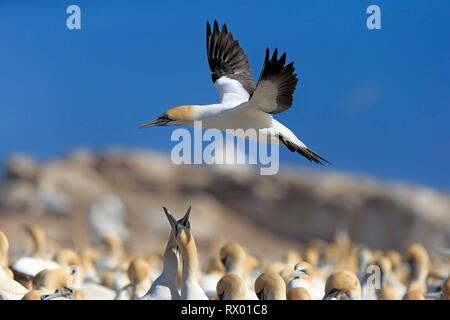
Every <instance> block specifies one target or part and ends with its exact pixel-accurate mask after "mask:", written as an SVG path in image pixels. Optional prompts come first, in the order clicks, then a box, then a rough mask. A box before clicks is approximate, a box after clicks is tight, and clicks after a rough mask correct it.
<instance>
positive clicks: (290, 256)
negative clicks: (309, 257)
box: [283, 249, 302, 266]
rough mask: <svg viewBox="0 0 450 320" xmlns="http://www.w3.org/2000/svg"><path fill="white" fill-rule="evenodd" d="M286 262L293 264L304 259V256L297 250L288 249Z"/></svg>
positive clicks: (285, 257) (285, 256) (289, 264)
mask: <svg viewBox="0 0 450 320" xmlns="http://www.w3.org/2000/svg"><path fill="white" fill-rule="evenodd" d="M283 260H284V263H286V265H288V266H293V265H295V264H297V263H299V262H301V261H302V257H301V256H300V254H299V253H298V252H297V250H292V249H291V250H288V251H286V252H285V253H284V259H283Z"/></svg>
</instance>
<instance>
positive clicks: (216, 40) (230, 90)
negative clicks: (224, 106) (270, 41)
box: [206, 21, 256, 103]
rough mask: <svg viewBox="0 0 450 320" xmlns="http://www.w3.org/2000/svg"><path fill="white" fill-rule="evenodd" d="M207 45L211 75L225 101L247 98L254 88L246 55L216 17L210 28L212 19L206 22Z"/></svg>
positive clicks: (237, 100) (245, 99)
mask: <svg viewBox="0 0 450 320" xmlns="http://www.w3.org/2000/svg"><path fill="white" fill-rule="evenodd" d="M206 48H207V52H208V64H209V68H210V69H211V72H212V73H211V78H212V81H213V83H214V85H215V86H216V88H217V90H218V91H219V93H220V95H221V100H222V102H240V103H242V102H245V101H248V99H249V97H250V95H251V94H252V93H253V91H254V90H255V87H256V84H255V81H254V80H253V77H252V73H251V71H250V66H249V64H248V60H247V56H246V55H245V53H244V50H242V48H241V47H240V46H239V42H238V41H237V40H234V39H233V35H232V34H231V33H230V32H228V29H227V26H226V25H225V24H224V25H223V26H222V30H220V29H219V25H218V23H217V21H214V27H213V30H212V31H211V26H210V24H209V22H207V24H206Z"/></svg>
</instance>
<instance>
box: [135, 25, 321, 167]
mask: <svg viewBox="0 0 450 320" xmlns="http://www.w3.org/2000/svg"><path fill="white" fill-rule="evenodd" d="M206 47H207V54H208V63H209V67H210V69H211V72H212V73H211V78H212V81H213V83H214V85H215V86H216V88H217V90H218V91H219V93H220V97H221V101H220V103H216V104H210V105H184V106H179V107H175V108H172V109H169V110H167V111H166V112H164V113H163V114H162V115H160V116H159V117H158V118H156V119H155V120H153V121H150V122H147V123H144V124H142V125H141V126H140V127H141V128H146V127H151V126H177V125H190V126H192V125H194V121H201V123H202V128H204V129H218V130H221V131H225V130H227V129H242V130H241V131H240V132H235V133H234V134H235V135H237V136H243V137H246V135H245V133H244V131H246V130H248V129H255V130H259V136H260V138H261V139H263V142H268V143H276V144H282V145H284V146H286V147H287V148H288V149H289V150H290V151H292V152H298V153H299V154H301V155H302V156H304V157H305V158H306V159H308V160H310V161H313V162H315V163H320V164H323V162H328V161H327V160H325V159H324V158H322V157H321V156H320V155H319V154H317V153H316V152H314V151H313V150H311V149H310V148H308V147H307V146H306V145H305V144H304V143H303V142H302V141H300V140H299V139H298V138H297V137H296V136H295V134H294V133H293V132H292V131H291V130H289V128H287V127H285V126H284V125H283V124H281V123H280V122H278V121H277V120H275V119H274V118H273V117H272V115H273V114H277V113H281V112H284V111H286V110H287V109H289V108H290V107H291V105H292V102H293V94H294V91H295V88H296V86H297V82H298V79H297V75H296V74H295V68H294V63H293V62H291V63H288V64H286V53H284V54H282V55H281V56H280V57H278V49H275V50H274V51H273V54H272V57H271V56H270V52H269V49H267V50H266V56H265V59H264V65H263V67H262V71H261V74H260V77H259V80H258V82H257V83H255V81H254V80H253V77H252V73H251V71H250V66H249V63H248V60H247V56H246V55H245V53H244V50H242V48H241V47H240V46H239V43H238V41H236V40H234V38H233V36H232V34H231V33H230V32H228V29H227V26H226V25H225V24H224V25H223V26H222V29H221V30H220V29H219V25H218V23H217V21H214V27H213V29H212V30H211V26H210V24H209V22H208V23H207V27H206ZM247 138H248V136H247ZM250 138H251V139H252V138H253V139H255V138H256V139H258V138H257V137H250Z"/></svg>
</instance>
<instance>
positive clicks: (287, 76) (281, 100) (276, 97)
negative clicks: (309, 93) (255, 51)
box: [249, 49, 298, 114]
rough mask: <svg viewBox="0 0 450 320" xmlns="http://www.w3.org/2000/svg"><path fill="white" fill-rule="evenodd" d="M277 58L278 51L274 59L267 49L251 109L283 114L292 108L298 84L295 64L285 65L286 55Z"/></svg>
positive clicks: (275, 51) (274, 53)
mask: <svg viewBox="0 0 450 320" xmlns="http://www.w3.org/2000/svg"><path fill="white" fill-rule="evenodd" d="M277 56H278V49H275V50H274V52H273V55H272V58H270V52H269V49H266V57H265V59H264V65H263V68H262V71H261V75H260V77H259V80H258V84H257V86H256V90H255V91H254V92H253V94H252V95H251V97H250V103H249V107H253V108H258V109H260V110H262V111H264V112H267V113H270V114H275V113H281V112H283V111H286V110H287V109H289V108H290V107H291V105H292V101H293V99H294V98H293V95H294V91H295V87H296V86H297V82H298V79H297V75H296V74H295V68H294V63H293V62H291V63H289V64H288V65H285V63H286V53H283V54H282V55H281V57H280V58H278V57H277Z"/></svg>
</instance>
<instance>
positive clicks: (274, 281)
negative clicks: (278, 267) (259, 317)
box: [255, 271, 286, 300]
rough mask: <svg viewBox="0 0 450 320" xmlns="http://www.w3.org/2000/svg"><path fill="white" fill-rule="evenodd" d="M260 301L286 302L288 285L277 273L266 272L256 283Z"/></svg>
mask: <svg viewBox="0 0 450 320" xmlns="http://www.w3.org/2000/svg"><path fill="white" fill-rule="evenodd" d="M255 293H256V295H257V296H258V299H259V300H286V283H285V282H284V280H283V278H282V277H281V276H280V275H279V274H277V273H275V272H270V271H269V272H264V273H262V274H261V275H260V276H259V277H258V278H257V279H256V281H255Z"/></svg>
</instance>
